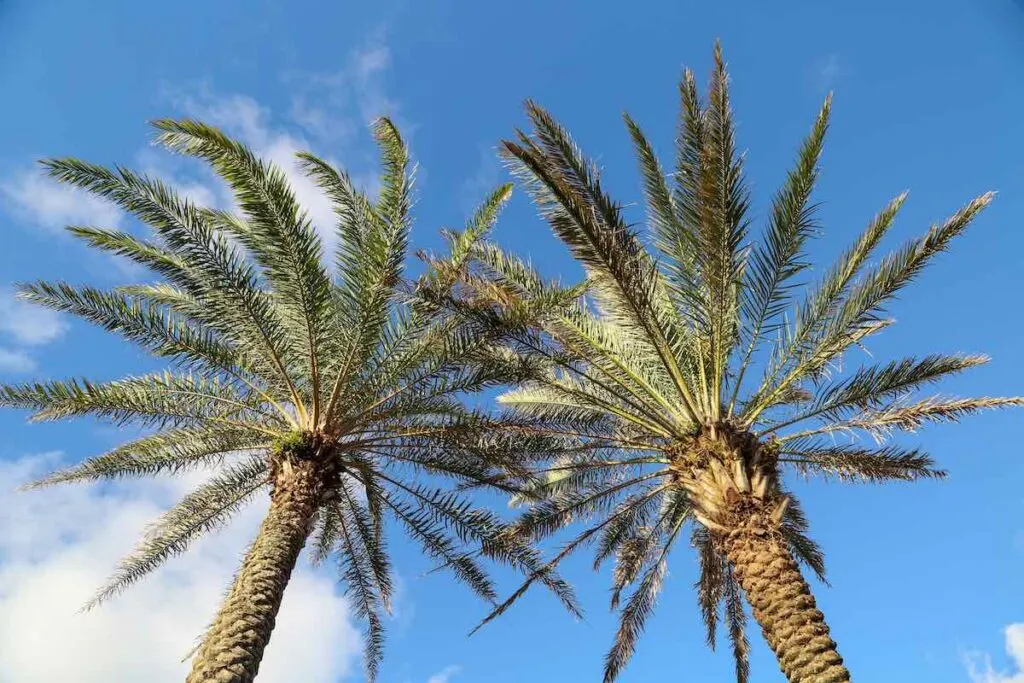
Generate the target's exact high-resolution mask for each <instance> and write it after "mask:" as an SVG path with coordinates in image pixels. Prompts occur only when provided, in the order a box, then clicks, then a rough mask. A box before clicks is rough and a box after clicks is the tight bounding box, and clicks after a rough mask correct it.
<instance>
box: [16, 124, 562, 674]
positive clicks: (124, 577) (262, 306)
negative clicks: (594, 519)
mask: <svg viewBox="0 0 1024 683" xmlns="http://www.w3.org/2000/svg"><path fill="white" fill-rule="evenodd" d="M155 125H156V128H157V130H158V132H159V135H158V141H159V142H160V143H162V144H163V145H164V146H166V147H168V148H170V149H171V150H174V151H177V152H181V153H184V154H187V155H191V156H195V157H198V158H201V159H203V160H205V161H206V162H208V163H209V164H210V165H211V166H212V168H213V169H214V171H216V173H217V174H218V175H219V176H220V177H221V178H223V179H224V180H225V181H226V182H227V184H228V185H229V186H230V188H231V190H232V191H233V193H234V198H235V201H236V203H237V206H238V208H239V210H240V211H239V212H238V213H237V214H236V213H229V212H226V211H221V210H217V209H211V208H205V207H199V206H196V205H194V204H193V203H192V202H190V201H189V200H187V199H185V198H182V197H180V196H177V195H176V194H175V192H174V191H173V190H172V189H171V188H170V187H168V186H167V185H165V184H163V183H161V182H160V181H159V180H155V179H151V178H148V177H145V176H141V175H138V174H136V173H133V172H131V171H129V170H126V169H122V168H116V169H114V170H108V169H106V168H102V167H99V166H95V165H92V164H88V163H84V162H81V161H77V160H73V159H63V160H55V161H48V162H45V164H44V165H45V167H46V169H47V170H48V171H49V174H50V175H51V176H52V177H54V178H56V179H57V180H59V181H61V182H64V183H69V184H71V185H74V186H77V187H79V188H84V189H85V190H88V191H90V192H92V193H95V194H97V195H99V196H101V197H105V198H107V199H109V200H111V201H113V202H115V203H116V204H118V205H119V206H120V207H122V208H123V209H125V210H126V211H128V212H130V213H131V214H133V215H134V216H136V217H137V218H139V219H140V220H141V221H142V222H143V223H145V224H147V225H148V226H149V227H150V228H152V231H153V233H154V239H153V240H151V241H150V240H144V239H139V238H137V237H134V236H132V235H131V234H128V233H125V232H121V231H116V230H107V229H99V228H92V227H71V228H70V230H71V232H72V233H73V234H75V235H76V236H77V237H80V238H82V239H83V240H85V241H86V242H87V243H88V244H89V245H91V246H93V247H95V248H98V249H100V250H103V251H106V252H112V253H114V254H117V255H119V256H122V257H126V258H127V259H130V260H131V261H134V262H135V263H138V264H141V265H143V266H145V267H147V268H148V269H150V270H152V271H154V272H155V273H156V274H158V275H159V276H160V277H161V278H162V281H160V282H158V283H156V284H143V285H134V286H128V287H121V288H118V289H115V290H112V291H101V290H99V289H96V288H93V287H76V286H71V285H68V284H65V283H56V284H51V283H37V284H29V285H25V286H23V287H22V290H21V291H22V295H23V296H24V297H26V298H27V299H29V300H31V301H34V302H36V303H38V304H41V305H43V306H47V307H50V308H52V309H56V310H58V311H65V312H68V313H71V314H74V315H76V316H79V317H81V318H84V319H86V320H88V321H90V322H93V323H96V324H99V325H101V326H103V327H104V328H106V329H108V330H110V331H113V332H116V333H118V334H120V335H121V336H122V337H124V338H125V339H127V340H129V341H131V342H134V343H136V344H139V345H141V346H142V347H144V348H145V349H147V350H148V351H149V352H151V353H152V354H153V355H155V356H158V357H162V358H167V359H170V360H171V361H172V362H173V364H174V366H173V368H172V369H170V370H168V371H166V372H159V373H154V374H146V375H141V376H132V377H126V378H124V379H119V380H116V381H111V382H104V383H94V382H89V381H86V380H71V381H54V382H46V383H33V384H26V385H21V386H6V387H0V405H4V406H10V407H17V408H24V409H29V410H31V411H33V412H34V418H35V419H36V420H59V419H65V418H72V417H79V416H93V417H97V418H101V419H105V420H109V421H113V422H115V423H119V424H132V425H136V426H139V427H141V428H144V429H146V430H147V431H148V433H146V434H145V435H144V436H142V437H141V438H138V439H136V440H134V441H131V442H129V443H126V444H124V445H121V446H119V447H117V448H115V449H114V450H112V451H110V452H108V453H105V454H103V455H100V456H98V457H94V458H91V459H88V460H85V461H84V462H82V463H80V464H78V465H75V466H73V467H70V468H68V469H64V470H61V471H58V472H56V473H54V474H52V475H50V476H48V477H47V478H45V479H43V480H42V481H39V482H37V483H36V484H35V485H36V486H44V485H51V484H56V483H64V482H76V481H91V480H109V479H114V478H120V477H138V476H152V475H156V474H158V473H171V474H179V473H183V472H186V471H190V470H194V469H199V468H206V469H208V470H212V476H211V477H210V479H209V480H208V481H207V482H206V483H204V484H203V485H201V486H200V487H199V488H197V489H196V490H194V491H192V492H191V493H189V494H188V495H187V496H185V497H184V498H183V499H182V500H181V501H180V502H179V503H178V504H177V505H175V506H174V507H173V508H171V509H170V510H169V511H168V512H167V513H166V514H164V515H163V516H162V517H161V518H160V519H159V520H158V521H157V522H156V523H155V524H154V525H152V526H151V527H150V528H149V530H148V531H147V532H146V534H145V537H144V538H143V539H142V541H141V543H140V544H139V546H138V547H137V549H136V550H135V552H134V553H132V554H131V555H129V556H128V557H127V558H126V559H124V560H123V561H122V563H121V564H120V565H119V567H118V568H117V570H116V572H115V573H114V574H113V576H112V577H111V579H110V581H109V583H107V584H106V585H105V586H104V587H103V588H102V589H101V590H100V591H99V593H98V594H97V595H96V597H95V598H94V599H93V601H92V603H90V604H95V603H98V602H100V601H102V600H104V599H106V598H109V597H111V596H113V595H115V594H116V593H118V592H119V591H121V590H122V589H124V588H125V587H127V586H129V585H130V584H132V583H134V582H135V581H137V580H139V579H141V578H142V577H143V576H144V575H146V574H147V573H149V572H151V571H153V570H154V569H156V568H157V567H159V566H160V565H161V564H162V563H164V562H165V561H166V560H167V559H168V558H170V557H172V556H174V555H176V554H178V553H181V552H184V551H185V550H186V549H187V548H188V546H189V545H190V544H191V543H192V542H193V541H194V540H195V539H196V538H197V537H199V536H201V535H203V534H205V533H207V532H210V531H211V530H213V529H216V528H218V527H220V526H221V525H223V524H225V523H226V522H227V521H228V520H229V519H230V518H231V517H232V515H234V514H235V513H236V512H237V511H238V510H239V509H240V508H242V507H243V506H244V505H245V504H247V503H249V502H251V501H252V500H253V499H254V498H256V497H257V495H258V494H259V493H260V492H261V491H266V490H267V489H269V490H270V495H271V498H272V503H271V507H270V512H269V513H268V515H267V517H266V519H265V521H264V523H263V526H262V527H261V530H260V534H259V536H258V537H257V539H256V541H255V542H254V544H253V546H252V548H251V549H250V551H249V554H248V555H247V557H246V560H245V562H244V564H243V567H242V569H241V571H240V573H239V575H238V577H236V581H235V584H234V587H233V589H232V591H231V592H230V594H229V595H228V597H227V598H226V600H225V603H224V606H223V607H222V609H221V612H220V614H219V615H218V617H217V619H216V620H215V621H214V622H213V624H212V625H211V627H210V630H209V632H208V633H207V636H206V637H205V640H204V642H203V645H202V646H201V648H200V649H199V654H198V656H197V657H196V658H195V659H194V664H193V672H192V675H191V676H190V678H189V680H190V681H203V680H213V679H214V677H216V678H215V680H218V681H229V680H230V681H251V680H252V678H253V677H254V676H255V675H256V671H257V668H258V665H259V659H260V657H261V656H262V652H263V648H264V647H265V645H266V642H267V640H268V639H269V636H270V630H271V629H272V627H273V621H274V615H275V614H276V612H277V608H278V606H279V604H280V599H281V594H282V592H283V590H284V586H285V584H286V583H287V580H288V576H289V575H290V573H291V570H292V568H293V566H294V564H295V562H296V559H297V557H298V554H299V552H300V551H301V549H302V547H303V546H304V544H305V543H306V539H307V537H309V536H310V535H311V534H313V535H314V538H315V542H314V550H313V555H314V557H315V558H316V559H322V558H325V557H327V556H330V555H336V557H337V558H338V560H339V561H340V566H341V568H342V573H343V579H344V581H345V585H346V590H347V591H348V594H349V595H350V597H351V599H352V604H353V607H354V609H355V611H356V613H357V615H358V616H360V617H361V618H362V619H364V620H365V622H366V648H367V653H366V662H367V668H368V670H369V673H370V675H371V677H372V676H373V674H375V672H376V670H377V665H378V661H379V658H380V649H381V643H382V630H383V624H382V619H381V612H382V611H383V610H387V609H388V608H389V601H390V597H391V592H392V589H391V586H392V583H391V570H390V564H389V560H388V554H387V549H386V544H385V537H384V536H383V534H382V531H383V519H384V518H385V517H386V516H389V515H390V516H391V517H392V518H394V519H395V520H397V521H398V522H399V523H400V524H401V526H403V527H404V528H405V530H406V532H407V533H408V535H409V536H410V537H412V538H413V539H415V540H416V541H418V542H420V543H421V544H422V546H423V548H424V549H425V551H426V552H427V553H428V554H429V555H430V556H431V557H434V558H437V559H439V560H440V561H442V562H443V563H444V565H445V566H446V567H448V568H450V569H451V570H453V571H454V573H455V575H456V576H457V578H458V579H461V580H462V581H463V582H464V583H466V584H468V586H469V587H470V588H471V589H472V590H473V591H474V592H476V593H477V594H478V595H480V596H482V597H483V598H484V599H486V600H493V599H494V597H495V591H494V588H493V586H492V583H491V581H490V579H489V578H488V576H487V574H486V573H485V572H484V570H483V569H482V568H481V566H480V565H479V564H478V562H477V560H475V559H474V557H473V555H472V554H470V553H469V552H468V546H469V545H473V546H475V547H476V546H480V545H481V544H482V546H483V550H482V552H483V553H484V554H485V555H488V556H490V557H492V558H494V559H497V560H500V561H503V562H507V563H510V564H512V565H515V566H520V567H522V568H529V569H531V570H536V569H537V568H538V567H539V564H538V562H537V558H536V556H535V553H534V551H531V550H529V549H528V548H526V547H525V546H521V545H515V544H510V543H504V544H500V543H497V542H494V541H493V539H494V537H495V535H496V534H497V532H498V531H499V530H500V529H501V524H500V522H499V520H498V519H497V518H495V517H494V516H492V515H491V514H489V513H487V512H485V511H482V510H479V509H475V508H473V507H471V506H470V504H469V503H468V502H467V501H466V500H464V499H463V498H462V497H461V494H459V493H458V492H457V491H454V490H446V489H443V488H437V487H434V486H432V485H430V484H429V483H428V482H429V481H430V479H431V478H432V477H445V478H449V479H454V480H456V481H457V482H461V486H462V487H467V486H490V485H493V486H499V487H500V486H502V485H501V484H500V477H499V476H498V474H499V472H501V471H504V470H502V469H500V468H501V467H502V466H503V465H505V462H504V458H503V456H502V454H503V453H507V452H510V449H511V446H512V445H513V444H512V443H511V442H502V441H501V437H500V436H495V434H496V432H494V431H493V430H492V429H491V427H492V426H493V425H492V420H490V419H489V418H488V417H487V416H485V415H484V414H482V413H478V412H475V411H472V410H470V409H468V408H466V407H464V406H463V404H462V403H461V402H460V398H461V397H462V395H464V394H465V393H466V392H473V391H477V390H480V389H481V388H484V387H487V386H491V385H493V384H495V383H498V382H503V381H508V380H509V379H510V378H514V377H515V376H516V374H517V372H518V371H517V363H516V360H515V358H514V357H511V356H506V358H505V359H504V360H502V359H501V358H499V357H498V356H499V355H500V354H496V353H495V352H494V349H493V347H494V342H495V339H496V336H495V334H496V330H495V329H494V328H493V327H492V328H491V329H489V330H484V329H482V328H480V326H478V325H473V324H467V323H465V322H460V321H458V320H456V319H455V318H453V317H451V316H444V315H442V314H441V313H440V312H439V311H438V310H436V309H431V308H430V307H429V306H427V305H426V304H425V303H423V302H418V301H416V300H415V299H414V298H413V297H412V296H410V294H411V293H412V290H411V289H410V287H408V286H407V283H406V281H405V280H404V278H403V274H402V273H403V263H404V261H405V259H406V252H407V242H408V235H409V229H410V213H409V212H410V205H411V200H410V192H411V186H412V179H413V170H412V168H411V167H410V164H409V155H408V151H407V149H406V146H405V144H404V142H403V140H402V138H401V137H400V136H399V133H398V131H397V130H396V129H395V127H394V126H393V125H392V124H391V123H390V122H389V121H387V120H383V119H382V120H380V121H378V122H377V124H376V125H375V129H374V132H375V137H376V140H377V141H378V143H379V145H380V147H381V151H382V158H383V175H382V181H381V191H380V195H379V197H378V198H377V199H376V200H371V199H369V198H368V197H367V196H366V195H365V194H364V193H362V192H360V191H358V190H357V189H356V188H355V187H354V185H353V183H352V181H351V180H350V179H349V177H348V176H347V175H346V174H345V173H343V172H340V171H337V170H336V169H334V168H332V167H331V166H330V165H328V164H327V163H325V162H324V161H322V160H321V159H319V158H316V157H314V156H312V155H308V154H306V155H301V163H302V165H303V166H304V169H305V171H306V172H307V173H308V174H309V176H310V177H311V178H313V179H314V180H315V181H316V182H317V184H318V185H319V186H320V188H321V189H322V190H323V191H324V192H325V193H326V194H327V195H328V196H329V198H330V200H331V202H332V205H333V208H334V212H335V214H336V217H337V231H338V248H337V253H336V254H335V258H334V260H335V268H334V269H333V270H334V272H333V274H332V272H331V270H329V269H328V268H326V267H325V265H324V263H323V260H324V259H323V254H322V246H321V240H320V238H319V236H318V235H317V233H316V232H315V230H314V228H313V226H312V224H311V222H310V220H309V219H308V217H307V215H306V214H305V213H304V211H303V210H302V208H301V207H300V206H299V205H298V203H297V202H296V199H295V197H294V195H293V194H292V191H291V189H290V188H289V186H288V183H287V181H286V178H285V176H284V175H283V174H282V172H281V171H280V170H279V169H278V168H276V167H274V166H272V165H269V164H267V163H265V162H263V161H261V160H259V159H258V158H257V157H255V156H254V155H253V153H252V152H251V151H250V150H249V149H247V148H246V147H245V146H243V145H241V144H239V143H238V142H235V141H233V140H231V139H229V138H228V137H226V136H224V135H223V134H222V133H220V132H219V131H218V130H216V129H214V128H210V127H208V126H205V125H203V124H201V123H198V122H194V121H180V122H179V121H170V120H162V121H158V122H156V124H155ZM509 192H510V188H509V187H507V186H506V187H502V188H499V189H498V190H497V191H496V192H494V193H493V194H492V195H491V196H490V197H489V198H488V199H487V200H486V201H485V202H484V203H483V205H482V206H481V208H480V209H479V211H478V212H477V213H476V214H475V216H474V217H473V218H472V220H471V221H470V222H469V224H468V226H467V229H466V230H465V231H464V232H458V233H452V235H451V247H452V248H451V253H450V254H449V255H447V256H446V257H444V258H438V259H435V263H437V264H444V265H445V266H446V267H447V268H448V269H449V271H452V270H453V269H454V271H457V269H458V268H459V266H460V264H461V263H462V262H463V261H464V260H465V259H466V258H467V257H468V254H469V247H470V245H471V244H472V243H473V242H474V241H476V240H479V239H480V238H481V237H482V236H483V235H484V234H485V232H486V231H487V230H488V229H489V228H490V226H491V224H492V223H493V222H494V220H495V218H496V216H497V213H498V212H499V210H500V208H501V206H502V205H503V204H504V202H505V201H506V199H507V198H508V195H509ZM446 277H447V276H443V275H440V274H438V271H436V270H428V271H427V273H426V274H424V275H423V276H422V277H421V282H420V284H421V285H424V284H429V285H430V286H431V287H432V288H434V289H440V290H443V289H444V287H446V286H447V285H448V284H450V282H449V280H446ZM485 352H486V353H485ZM484 360H486V362H483V361H484ZM425 477H426V479H425ZM489 539H490V540H491V542H490V543H488V540H489ZM549 585H551V586H552V587H553V588H555V589H556V590H560V591H562V594H563V596H565V597H566V599H567V600H569V599H570V597H571V593H570V592H569V588H568V586H566V585H564V584H562V583H560V582H559V581H557V580H555V581H554V582H550V583H549Z"/></svg>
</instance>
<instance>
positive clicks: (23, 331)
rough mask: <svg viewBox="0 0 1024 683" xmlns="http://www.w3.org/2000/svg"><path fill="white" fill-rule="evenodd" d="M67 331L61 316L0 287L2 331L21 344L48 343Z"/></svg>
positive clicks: (0, 326)
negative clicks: (18, 297)
mask: <svg viewBox="0 0 1024 683" xmlns="http://www.w3.org/2000/svg"><path fill="white" fill-rule="evenodd" d="M65 331H67V325H66V324H65V323H64V321H63V320H61V319H60V316H59V315H58V314H57V313H55V312H54V311H51V310H50V309H48V308H43V307H41V306H36V305H33V304H30V303H28V302H26V301H22V300H20V299H17V298H16V297H15V295H14V292H12V291H11V290H9V289H4V288H0V332H3V333H6V334H8V335H10V336H11V337H13V338H14V340H15V341H16V342H18V343H19V344H25V345H27V346H36V345H40V344H48V343H50V342H52V341H54V340H55V339H57V338H58V337H60V336H62V335H63V334H64V332H65Z"/></svg>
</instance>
